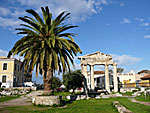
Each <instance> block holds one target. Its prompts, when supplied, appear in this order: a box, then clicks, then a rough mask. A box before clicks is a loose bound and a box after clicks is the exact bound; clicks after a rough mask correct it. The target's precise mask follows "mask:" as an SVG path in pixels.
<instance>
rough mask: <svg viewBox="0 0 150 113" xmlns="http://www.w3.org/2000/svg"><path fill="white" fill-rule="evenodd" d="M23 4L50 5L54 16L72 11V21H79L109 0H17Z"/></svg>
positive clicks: (36, 6)
mask: <svg viewBox="0 0 150 113" xmlns="http://www.w3.org/2000/svg"><path fill="white" fill-rule="evenodd" d="M17 1H18V2H19V3H20V4H21V5H24V6H32V7H35V8H36V9H38V10H39V9H40V7H41V4H42V6H49V8H50V10H51V11H52V12H53V14H54V16H57V15H58V14H59V13H60V12H62V11H68V12H70V13H71V21H72V22H79V21H84V20H86V19H87V18H90V17H91V15H92V14H95V13H98V12H99V11H101V10H102V8H101V5H108V4H109V3H108V0H99V1H98V0H50V1H43V0H36V1H35V0H17Z"/></svg>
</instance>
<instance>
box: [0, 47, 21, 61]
mask: <svg viewBox="0 0 150 113" xmlns="http://www.w3.org/2000/svg"><path fill="white" fill-rule="evenodd" d="M7 55H8V51H5V50H2V49H0V56H5V57H7ZM13 58H16V59H18V60H19V59H20V60H21V61H23V59H24V58H23V57H20V56H18V55H15V56H13Z"/></svg>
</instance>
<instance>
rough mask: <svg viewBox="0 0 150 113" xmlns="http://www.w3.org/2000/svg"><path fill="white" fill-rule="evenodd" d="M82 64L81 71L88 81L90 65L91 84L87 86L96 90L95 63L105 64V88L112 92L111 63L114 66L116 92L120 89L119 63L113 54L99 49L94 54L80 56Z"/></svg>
mask: <svg viewBox="0 0 150 113" xmlns="http://www.w3.org/2000/svg"><path fill="white" fill-rule="evenodd" d="M78 59H80V64H81V73H82V74H83V75H84V77H85V78H86V81H87V76H88V71H87V66H88V65H89V66H90V80H89V81H90V86H87V88H88V89H89V90H95V80H94V65H104V66H105V90H106V91H108V92H110V82H109V65H112V66H113V87H114V92H117V91H118V81H117V63H116V62H114V61H113V60H112V56H111V55H108V54H104V53H100V52H99V51H98V52H96V53H93V54H88V55H84V56H79V57H78Z"/></svg>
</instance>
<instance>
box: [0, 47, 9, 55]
mask: <svg viewBox="0 0 150 113" xmlns="http://www.w3.org/2000/svg"><path fill="white" fill-rule="evenodd" d="M7 54H8V52H7V51H5V50H2V49H0V56H7Z"/></svg>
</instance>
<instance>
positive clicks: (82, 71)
mask: <svg viewBox="0 0 150 113" xmlns="http://www.w3.org/2000/svg"><path fill="white" fill-rule="evenodd" d="M81 73H82V74H83V75H84V76H85V78H87V65H85V64H82V65H81Z"/></svg>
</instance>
